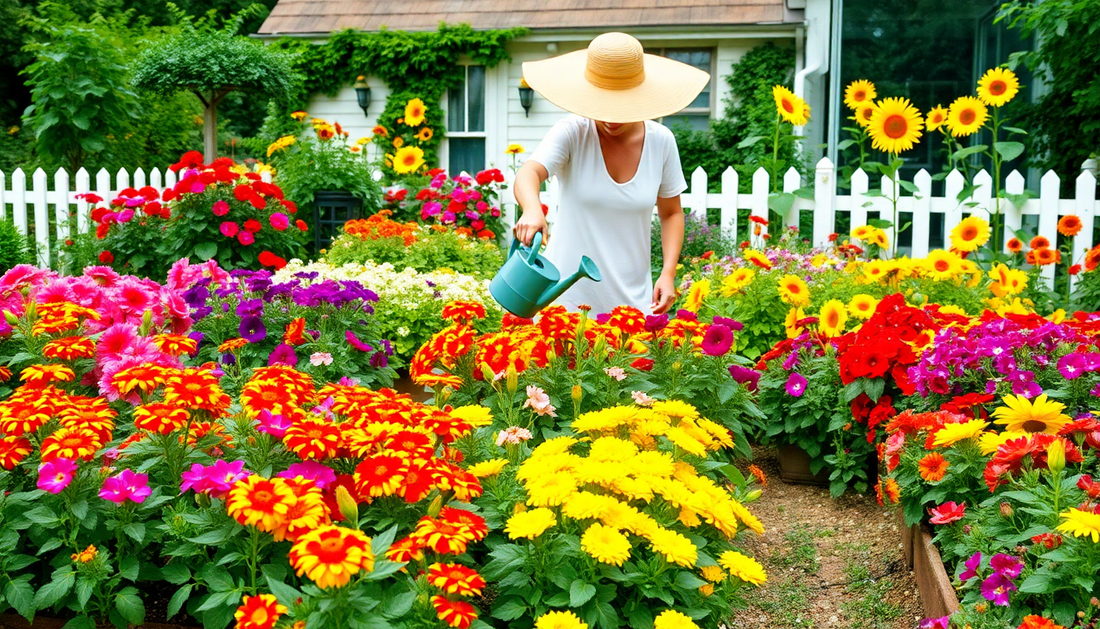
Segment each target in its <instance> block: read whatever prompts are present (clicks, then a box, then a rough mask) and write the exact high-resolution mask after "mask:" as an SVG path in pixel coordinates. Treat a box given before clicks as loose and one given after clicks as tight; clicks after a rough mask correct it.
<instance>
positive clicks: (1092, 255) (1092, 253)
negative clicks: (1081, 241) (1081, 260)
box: [1085, 245, 1100, 271]
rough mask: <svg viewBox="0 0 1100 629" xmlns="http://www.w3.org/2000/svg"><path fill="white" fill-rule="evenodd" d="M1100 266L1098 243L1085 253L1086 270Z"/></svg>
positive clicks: (1099, 247)
mask: <svg viewBox="0 0 1100 629" xmlns="http://www.w3.org/2000/svg"><path fill="white" fill-rule="evenodd" d="M1097 266H1100V245H1096V246H1095V247H1093V248H1092V249H1089V252H1088V253H1086V254H1085V270H1086V271H1092V270H1093V269H1095V268H1096V267H1097Z"/></svg>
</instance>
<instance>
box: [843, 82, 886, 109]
mask: <svg viewBox="0 0 1100 629" xmlns="http://www.w3.org/2000/svg"><path fill="white" fill-rule="evenodd" d="M876 96H878V93H877V92H875V84H874V83H872V82H870V81H866V80H864V79H860V80H858V81H852V83H851V84H849V85H848V87H846V88H845V89H844V104H845V105H847V106H848V108H849V109H859V108H860V106H862V105H866V104H868V103H872V102H874V100H875V97H876Z"/></svg>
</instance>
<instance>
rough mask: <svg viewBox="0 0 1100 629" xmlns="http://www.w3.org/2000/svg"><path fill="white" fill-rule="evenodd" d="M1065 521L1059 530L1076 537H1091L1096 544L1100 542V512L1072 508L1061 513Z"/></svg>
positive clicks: (1059, 526)
mask: <svg viewBox="0 0 1100 629" xmlns="http://www.w3.org/2000/svg"><path fill="white" fill-rule="evenodd" d="M1060 515H1061V516H1062V517H1063V518H1065V521H1064V522H1062V523H1061V524H1059V525H1058V530H1059V531H1061V532H1063V533H1067V534H1069V535H1073V536H1074V537H1091V538H1092V542H1093V543H1094V544H1100V514H1097V513H1092V512H1090V511H1083V510H1081V509H1076V508H1074V509H1070V510H1069V511H1066V512H1064V513H1061V514H1060Z"/></svg>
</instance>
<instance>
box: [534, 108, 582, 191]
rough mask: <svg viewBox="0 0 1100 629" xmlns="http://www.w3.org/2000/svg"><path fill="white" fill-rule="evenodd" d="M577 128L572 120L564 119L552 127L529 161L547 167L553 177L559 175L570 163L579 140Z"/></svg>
mask: <svg viewBox="0 0 1100 629" xmlns="http://www.w3.org/2000/svg"><path fill="white" fill-rule="evenodd" d="M576 127H577V125H576V124H575V123H574V121H573V120H572V119H571V118H569V117H567V118H562V119H561V120H559V121H558V122H557V123H555V124H554V126H553V127H550V131H548V132H547V133H546V137H544V138H543V139H542V142H539V145H538V146H537V147H535V150H534V152H532V153H531V157H530V158H528V159H530V160H532V161H536V162H538V163H540V164H542V165H543V166H545V167H546V172H548V173H550V176H551V177H553V176H555V175H558V174H559V173H560V172H561V169H562V168H565V166H566V164H568V163H569V157H570V155H571V153H572V149H573V145H574V144H575V143H576V139H577V129H576Z"/></svg>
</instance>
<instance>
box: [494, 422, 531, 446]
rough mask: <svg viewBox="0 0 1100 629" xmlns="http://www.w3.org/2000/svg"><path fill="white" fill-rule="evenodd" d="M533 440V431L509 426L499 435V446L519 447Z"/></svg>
mask: <svg viewBox="0 0 1100 629" xmlns="http://www.w3.org/2000/svg"><path fill="white" fill-rule="evenodd" d="M530 438H531V431H530V430H527V429H526V428H520V427H519V426H509V427H507V428H505V429H504V430H502V431H500V433H499V434H497V445H498V446H504V445H505V444H510V445H519V444H521V443H523V442H524V441H527V440H528V439H530Z"/></svg>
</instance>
